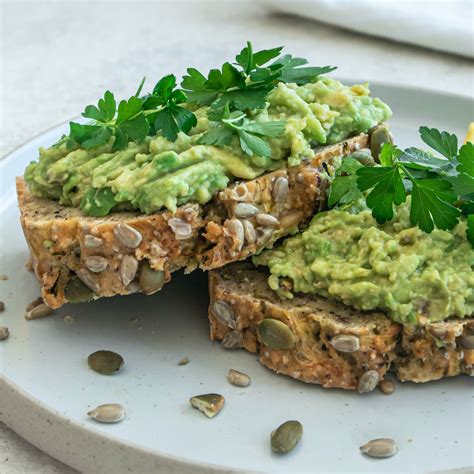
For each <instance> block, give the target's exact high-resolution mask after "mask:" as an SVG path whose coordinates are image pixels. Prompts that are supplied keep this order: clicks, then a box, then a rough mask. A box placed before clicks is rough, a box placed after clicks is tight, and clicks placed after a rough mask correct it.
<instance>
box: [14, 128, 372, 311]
mask: <svg viewBox="0 0 474 474" xmlns="http://www.w3.org/2000/svg"><path fill="white" fill-rule="evenodd" d="M368 141H369V138H368V135H366V134H361V135H358V136H356V137H353V138H351V139H348V140H346V141H344V142H341V143H339V144H336V145H330V146H327V147H322V148H320V149H317V150H315V156H314V157H313V158H312V159H311V160H308V161H305V162H304V163H302V164H301V165H299V166H296V167H292V168H288V169H283V170H278V171H274V172H271V173H267V174H265V175H263V176H261V177H259V178H257V179H255V180H253V181H247V182H240V183H239V182H237V183H234V184H232V185H231V186H229V187H228V188H227V189H225V190H224V191H222V192H220V193H219V194H218V195H216V196H215V197H214V198H213V199H212V200H211V201H210V202H209V203H208V204H206V205H205V206H200V205H198V204H186V205H183V206H181V207H179V208H178V209H177V211H176V213H174V214H172V213H171V212H170V211H163V212H159V213H156V214H151V215H144V214H140V213H136V212H115V213H112V214H110V215H109V216H106V217H101V218H97V217H88V216H85V215H84V214H83V213H82V212H81V210H80V209H77V208H71V207H65V206H60V205H59V204H58V203H57V202H55V201H52V200H48V199H40V198H36V197H34V196H32V195H31V194H30V193H29V191H28V188H27V186H26V184H25V182H24V180H23V178H17V194H18V203H19V207H20V213H21V224H22V227H23V232H24V234H25V238H26V240H27V242H28V246H29V249H30V253H31V263H32V268H33V270H34V271H35V274H36V276H37V277H38V279H39V280H40V282H41V285H42V296H43V298H44V301H45V302H46V304H47V305H48V306H50V307H51V308H58V307H60V306H61V305H63V304H64V303H67V302H68V300H67V298H66V296H65V294H64V288H65V286H66V284H67V282H68V281H69V280H70V279H71V278H72V277H73V276H74V275H77V276H78V277H79V278H80V279H81V280H82V282H83V283H84V284H85V285H87V286H88V287H89V288H90V289H91V290H92V291H93V292H94V294H95V296H96V297H102V296H113V295H127V294H130V293H135V292H137V291H140V288H139V285H138V282H137V280H138V278H139V274H140V271H141V268H142V266H143V263H141V262H144V261H147V262H148V264H149V265H150V267H151V268H153V269H154V270H156V271H162V272H163V273H164V280H165V282H167V281H169V280H170V279H171V273H172V272H174V271H175V270H178V269H180V268H185V271H187V272H190V271H192V270H194V269H195V268H197V267H200V268H202V269H203V270H208V269H211V268H218V267H221V266H223V265H226V264H228V263H230V262H233V261H237V260H243V259H245V258H247V257H248V256H249V255H253V254H255V253H257V252H259V251H260V250H262V249H263V248H265V247H271V246H272V245H273V243H274V242H275V241H276V240H277V239H279V238H281V237H283V236H285V235H288V234H290V233H294V232H296V231H297V229H298V228H299V227H300V226H301V225H304V224H305V223H306V222H307V221H308V220H309V218H310V217H311V216H312V215H313V214H314V213H315V212H317V211H318V210H320V209H321V208H322V207H323V206H324V202H325V199H326V189H327V185H328V180H327V173H326V171H328V172H329V173H331V172H333V168H334V164H335V163H336V162H337V160H338V159H339V157H341V156H345V155H348V154H350V153H352V152H353V151H356V150H358V149H360V148H364V147H367V145H368ZM323 166H324V168H323ZM278 179H279V181H280V183H281V182H282V180H283V184H285V183H287V184H288V192H286V191H285V190H286V187H285V186H280V188H279V189H280V190H279V191H278V190H276V189H275V183H276V182H277V180H278ZM238 203H246V204H251V205H252V206H255V207H256V208H257V211H256V215H251V216H249V217H247V218H245V219H242V218H241V217H240V216H238V215H237V214H239V213H238V212H237V210H238V208H237V207H236V204H238ZM240 214H241V213H240ZM262 216H263V217H262ZM269 216H270V217H269ZM271 216H273V217H271ZM244 221H246V222H244Z"/></svg>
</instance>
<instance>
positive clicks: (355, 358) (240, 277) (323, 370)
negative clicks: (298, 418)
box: [209, 263, 474, 391]
mask: <svg viewBox="0 0 474 474" xmlns="http://www.w3.org/2000/svg"><path fill="white" fill-rule="evenodd" d="M209 291H210V306H209V321H210V336H211V339H213V340H221V341H222V344H223V346H224V347H225V348H227V349H236V348H239V347H242V348H244V349H246V350H247V351H249V352H258V353H259V360H260V362H261V363H262V364H263V365H265V366H266V367H268V368H270V369H272V370H274V371H275V372H277V373H280V374H285V375H288V376H290V377H293V378H295V379H298V380H302V381H304V382H307V383H315V384H319V385H322V386H323V387H338V388H343V389H347V390H357V389H358V390H361V391H365V390H364V384H365V385H366V382H367V375H369V376H370V377H369V378H371V379H372V380H374V379H375V381H376V382H378V381H380V380H383V378H384V376H385V375H386V374H387V372H388V371H389V370H393V371H394V372H395V374H396V376H397V378H399V379H400V380H402V381H411V382H427V381H430V380H437V379H440V378H442V377H449V376H454V375H458V374H461V373H465V374H470V375H474V370H473V369H474V350H473V349H463V348H462V347H461V345H460V344H459V339H460V337H461V336H462V335H463V334H464V335H466V334H472V333H473V332H474V319H464V320H460V319H453V320H448V321H445V322H441V323H433V324H428V325H426V326H424V327H420V328H413V327H409V326H402V325H400V324H397V323H395V322H393V321H392V320H391V319H389V318H388V317H387V316H385V315H384V314H382V313H379V312H361V311H357V310H355V309H352V308H349V307H347V306H345V305H343V304H339V303H337V302H332V301H329V300H327V299H325V298H322V297H318V296H296V297H295V298H294V299H292V300H281V299H280V298H279V297H278V296H277V295H276V294H275V293H274V292H273V291H271V289H270V288H269V286H268V284H267V274H266V273H264V272H263V271H260V270H256V269H255V268H254V267H253V266H252V265H249V264H247V263H234V264H232V265H229V266H227V267H225V268H222V269H218V270H213V271H211V272H209ZM222 302H223V304H222ZM265 318H272V319H277V320H279V321H282V322H283V323H285V324H286V325H287V327H288V328H289V329H290V330H291V332H292V333H293V335H294V338H295V341H296V342H295V345H294V347H293V348H292V349H289V350H279V349H272V348H271V347H268V346H266V345H265V344H264V343H263V342H262V341H261V340H260V339H259V336H258V331H257V328H258V326H259V323H260V322H261V321H262V320H263V319H265ZM340 335H345V336H347V335H349V336H355V338H352V339H356V342H357V340H358V345H359V349H358V350H355V351H353V352H343V351H341V350H336V348H335V346H337V344H336V343H335V341H336V339H335V337H336V336H340ZM333 344H334V346H333ZM374 371H375V372H376V373H374ZM365 388H366V387H365ZM372 388H373V387H372Z"/></svg>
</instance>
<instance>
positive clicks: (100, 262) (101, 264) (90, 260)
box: [84, 255, 108, 273]
mask: <svg viewBox="0 0 474 474" xmlns="http://www.w3.org/2000/svg"><path fill="white" fill-rule="evenodd" d="M84 263H85V265H86V267H87V268H88V269H89V270H90V271H91V272H93V273H100V272H103V271H104V270H105V269H106V268H107V265H108V262H107V259H106V258H104V257H100V256H98V255H94V256H91V257H87V258H86V259H85V260H84Z"/></svg>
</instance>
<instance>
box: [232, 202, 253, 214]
mask: <svg viewBox="0 0 474 474" xmlns="http://www.w3.org/2000/svg"><path fill="white" fill-rule="evenodd" d="M257 213H258V207H255V206H254V205H252V204H248V203H246V202H238V203H237V204H236V205H235V206H234V214H235V215H236V216H237V217H243V218H247V217H252V216H255V215H256V214H257Z"/></svg>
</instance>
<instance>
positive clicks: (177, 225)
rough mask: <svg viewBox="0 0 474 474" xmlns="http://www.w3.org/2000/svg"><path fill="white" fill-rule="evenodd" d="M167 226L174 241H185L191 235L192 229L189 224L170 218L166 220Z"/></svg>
mask: <svg viewBox="0 0 474 474" xmlns="http://www.w3.org/2000/svg"><path fill="white" fill-rule="evenodd" d="M168 225H169V226H170V227H171V230H172V231H173V232H174V235H175V237H176V240H186V239H189V238H190V237H192V235H193V227H192V226H191V224H190V223H189V222H186V221H183V219H179V218H177V217H172V218H171V219H168Z"/></svg>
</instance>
